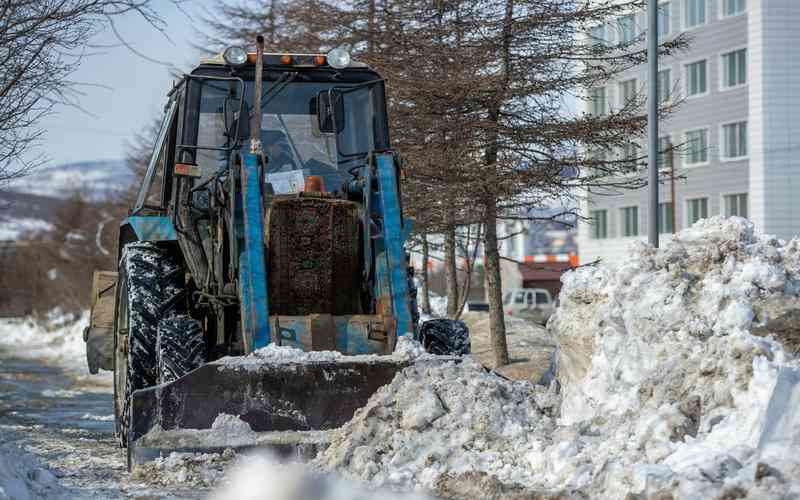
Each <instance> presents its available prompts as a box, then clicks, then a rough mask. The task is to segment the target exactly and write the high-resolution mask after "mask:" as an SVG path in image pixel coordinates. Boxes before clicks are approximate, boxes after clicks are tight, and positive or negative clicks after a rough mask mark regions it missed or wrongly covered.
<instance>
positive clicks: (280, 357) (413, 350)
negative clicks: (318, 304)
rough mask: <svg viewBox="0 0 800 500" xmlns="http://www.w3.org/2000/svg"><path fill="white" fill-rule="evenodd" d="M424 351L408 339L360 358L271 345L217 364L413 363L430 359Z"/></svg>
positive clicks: (330, 352) (401, 339) (359, 356)
mask: <svg viewBox="0 0 800 500" xmlns="http://www.w3.org/2000/svg"><path fill="white" fill-rule="evenodd" d="M428 356H429V355H428V354H427V353H426V352H425V348H424V347H422V345H421V344H420V343H419V342H417V341H415V340H414V339H412V338H411V337H410V336H408V335H404V336H402V337H400V338H398V339H397V345H396V346H395V350H394V352H393V353H392V354H391V355H390V356H387V355H379V354H359V355H347V354H342V353H340V352H337V351H302V350H300V349H297V348H295V347H291V346H280V345H276V344H269V345H267V346H266V347H262V348H260V349H257V350H255V351H253V353H252V354H250V355H248V356H229V357H225V358H222V359H219V360H217V361H214V364H217V365H221V366H245V367H246V366H248V365H252V366H257V365H261V364H263V363H324V362H332V361H347V362H351V363H370V362H375V361H380V360H387V359H395V360H397V361H412V360H415V359H418V358H424V357H428Z"/></svg>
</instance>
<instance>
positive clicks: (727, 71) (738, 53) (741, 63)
mask: <svg viewBox="0 0 800 500" xmlns="http://www.w3.org/2000/svg"><path fill="white" fill-rule="evenodd" d="M745 83H747V49H741V50H734V51H733V52H728V53H727V54H722V86H723V87H725V88H727V87H735V86H737V85H744V84H745Z"/></svg>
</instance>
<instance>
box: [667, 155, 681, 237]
mask: <svg viewBox="0 0 800 500" xmlns="http://www.w3.org/2000/svg"><path fill="white" fill-rule="evenodd" d="M667 154H669V156H668V157H667V161H668V162H669V193H670V197H671V200H670V201H671V202H672V210H671V211H670V212H672V213H671V214H670V216H671V217H672V234H675V233H676V232H678V225H677V217H676V216H675V214H677V211H676V210H677V209H676V207H677V205H676V204H675V156H674V155H675V150H674V149H672V143H671V142H667Z"/></svg>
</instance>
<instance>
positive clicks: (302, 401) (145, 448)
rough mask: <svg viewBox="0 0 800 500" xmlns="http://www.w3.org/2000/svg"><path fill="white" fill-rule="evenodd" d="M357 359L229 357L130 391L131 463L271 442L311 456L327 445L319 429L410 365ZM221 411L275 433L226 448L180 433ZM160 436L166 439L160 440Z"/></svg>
mask: <svg viewBox="0 0 800 500" xmlns="http://www.w3.org/2000/svg"><path fill="white" fill-rule="evenodd" d="M358 358H361V357H355V359H354V360H353V361H350V360H342V359H339V360H336V361H313V362H308V361H306V362H278V363H276V362H265V361H258V360H257V359H252V358H228V362H225V361H219V362H212V363H209V364H207V365H204V366H202V367H200V368H198V369H196V370H194V371H193V372H191V373H189V374H187V375H185V376H184V377H181V378H180V379H178V380H175V381H173V382H170V383H167V384H163V385H159V386H155V387H151V388H147V389H142V390H138V391H136V392H135V393H134V394H133V396H132V405H131V428H130V432H129V440H128V443H129V445H128V453H129V455H128V458H129V467H131V466H132V464H133V463H142V462H144V461H148V460H152V459H155V458H157V457H158V456H166V455H169V453H170V452H172V451H195V452H197V451H205V452H209V451H220V450H222V449H225V448H227V447H233V448H250V447H256V446H267V447H271V448H274V450H273V451H276V452H278V453H279V454H281V455H286V454H296V455H299V457H298V458H307V457H303V456H302V455H304V454H307V453H312V454H313V453H315V452H316V451H317V448H318V447H319V446H324V445H326V442H325V439H326V437H325V433H320V432H316V431H325V430H330V429H335V428H337V427H340V426H342V425H343V424H345V423H346V422H347V421H349V420H350V419H351V418H352V417H353V414H354V413H355V411H356V410H357V409H359V408H361V407H362V406H364V405H365V404H366V403H367V401H368V400H369V398H370V397H371V396H372V395H373V394H374V393H375V392H376V391H377V390H378V389H379V388H380V387H381V386H383V385H386V384H388V383H389V382H391V381H392V379H393V378H394V376H395V374H396V373H397V372H398V371H400V370H402V369H403V368H405V367H407V366H409V365H410V364H411V363H412V361H409V360H407V359H399V358H397V357H393V356H369V357H366V359H365V358H361V359H360V360H359V359H358ZM230 360H233V361H234V362H230ZM220 414H228V415H235V416H238V417H239V419H241V420H243V421H244V422H247V423H248V424H249V425H250V428H251V429H252V430H253V431H255V432H257V433H270V434H271V435H272V436H273V438H268V437H264V436H268V435H266V434H262V435H261V437H260V438H259V439H258V440H255V441H253V442H252V446H251V445H245V444H242V443H238V444H236V445H234V446H227V444H226V442H225V439H224V438H225V436H224V435H222V436H210V435H209V434H208V433H202V432H194V433H193V432H191V431H190V432H180V431H183V430H190V429H196V430H202V429H211V427H212V424H213V423H214V421H215V420H216V419H217V417H218V416H219V415H220ZM151 431H154V432H151ZM163 431H167V432H163ZM172 431H179V432H172ZM287 431H301V432H287ZM148 433H149V434H148ZM170 433H172V435H171V437H170ZM158 435H161V436H165V437H166V439H161V440H159V438H158ZM193 437H197V438H198V439H193ZM209 438H211V439H209ZM215 440H216V441H215ZM193 441H197V442H193Z"/></svg>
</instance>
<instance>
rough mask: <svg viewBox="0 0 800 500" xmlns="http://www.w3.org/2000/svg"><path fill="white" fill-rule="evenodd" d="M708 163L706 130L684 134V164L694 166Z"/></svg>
mask: <svg viewBox="0 0 800 500" xmlns="http://www.w3.org/2000/svg"><path fill="white" fill-rule="evenodd" d="M707 161H708V130H706V129H701V130H690V131H689V132H686V163H687V164H688V165H696V164H698V163H706V162H707Z"/></svg>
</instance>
